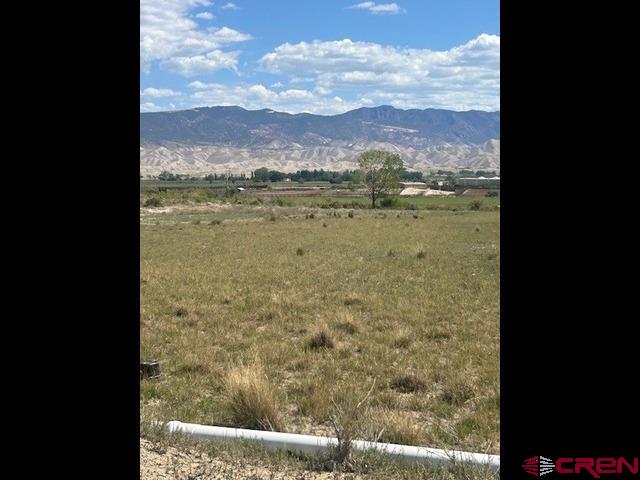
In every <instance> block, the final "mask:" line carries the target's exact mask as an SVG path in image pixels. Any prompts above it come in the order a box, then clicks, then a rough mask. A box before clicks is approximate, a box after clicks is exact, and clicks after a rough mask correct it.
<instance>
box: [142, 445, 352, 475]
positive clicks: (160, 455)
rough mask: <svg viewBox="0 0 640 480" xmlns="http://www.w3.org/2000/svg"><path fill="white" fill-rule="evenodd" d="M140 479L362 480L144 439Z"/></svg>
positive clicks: (335, 473)
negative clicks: (218, 454) (219, 455)
mask: <svg viewBox="0 0 640 480" xmlns="http://www.w3.org/2000/svg"><path fill="white" fill-rule="evenodd" d="M140 478H141V480H162V479H167V480H168V479H171V480H187V479H190V480H191V479H198V480H228V479H231V478H233V479H238V480H244V479H246V480H263V479H264V480H300V479H314V480H325V479H327V480H328V479H347V478H349V479H353V480H357V479H360V478H363V477H361V476H358V475H354V474H341V473H338V472H332V473H329V472H314V471H309V470H302V469H301V470H293V469H287V468H285V469H283V468H276V467H273V466H264V465H258V464H256V463H249V462H246V461H243V460H242V459H235V460H230V459H221V458H212V457H211V456H209V455H208V454H206V453H204V452H199V451H197V450H195V449H178V448H176V447H171V446H169V447H164V448H158V447H157V446H155V445H154V444H153V443H152V442H150V441H149V440H146V439H140Z"/></svg>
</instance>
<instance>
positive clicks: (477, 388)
mask: <svg viewBox="0 0 640 480" xmlns="http://www.w3.org/2000/svg"><path fill="white" fill-rule="evenodd" d="M152 197H153V198H157V199H158V202H159V205H158V207H156V208H145V207H142V208H141V217H140V219H141V315H140V323H141V358H143V359H157V360H160V361H161V365H162V369H163V375H162V376H161V377H160V378H159V379H155V380H151V381H143V382H142V383H141V399H140V402H141V414H142V417H143V419H147V420H148V419H154V420H181V421H185V422H194V423H203V424H210V425H231V426H233V425H235V426H247V424H246V423H244V421H243V419H242V415H238V412H237V411H236V410H237V408H234V407H237V405H234V398H236V397H234V396H233V395H232V394H231V393H230V390H232V389H233V384H232V382H231V380H230V375H236V376H237V375H241V374H242V373H243V372H244V373H245V374H246V373H247V372H253V373H255V375H257V376H258V377H259V379H260V380H259V382H261V383H260V385H262V386H263V387H261V388H265V389H267V390H268V392H269V400H268V401H269V403H270V404H271V405H272V407H273V409H274V410H275V411H274V412H272V413H270V414H269V415H270V417H269V418H270V421H271V422H272V423H274V422H277V425H278V428H277V429H278V430H282V431H288V432H295V433H310V434H322V435H333V431H332V424H331V422H330V416H331V414H332V408H333V405H334V402H335V403H336V404H340V403H341V402H342V403H349V402H352V403H353V402H357V401H358V400H360V399H362V398H364V397H365V396H366V395H367V392H369V391H371V394H370V396H369V397H368V401H367V403H366V406H365V407H363V408H365V409H366V415H365V416H366V418H367V419H368V420H367V422H366V425H365V426H364V427H363V428H362V430H361V431H360V432H361V436H364V437H366V438H368V439H376V438H379V439H380V441H389V442H394V443H407V444H414V445H426V446H434V447H441V448H458V449H463V450H470V451H483V452H484V451H486V452H492V453H497V452H498V450H499V401H500V393H499V358H498V346H499V345H498V344H499V268H500V263H499V262H500V255H499V253H500V250H499V246H500V233H499V232H500V231H499V209H498V204H499V199H498V198H495V197H494V198H481V199H473V198H468V197H467V198H465V197H459V196H456V197H451V198H441V197H439V198H434V197H420V198H396V199H395V200H394V202H391V203H392V206H391V207H389V208H385V209H378V210H371V209H368V208H366V207H367V206H368V199H367V198H366V197H353V196H351V197H349V196H341V195H339V194H336V192H330V194H329V195H318V196H292V197H286V198H285V197H277V196H276V197H272V198H261V197H260V196H259V195H256V194H247V195H231V196H225V195H224V194H223V193H220V192H219V191H216V190H214V189H206V188H192V189H188V190H185V191H180V192H178V191H161V192H158V191H154V190H151V191H147V192H144V198H143V199H142V200H143V202H144V201H146V200H148V199H149V198H152ZM473 202H478V203H473ZM345 207H346V208H345Z"/></svg>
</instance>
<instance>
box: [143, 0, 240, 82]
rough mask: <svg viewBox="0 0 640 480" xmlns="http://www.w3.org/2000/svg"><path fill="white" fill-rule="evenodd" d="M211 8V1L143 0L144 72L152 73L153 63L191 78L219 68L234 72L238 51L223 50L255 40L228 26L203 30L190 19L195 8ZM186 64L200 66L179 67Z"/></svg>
mask: <svg viewBox="0 0 640 480" xmlns="http://www.w3.org/2000/svg"><path fill="white" fill-rule="evenodd" d="M210 5H211V2H209V1H206V0H141V1H140V66H141V69H142V71H144V72H149V71H150V68H151V65H152V64H153V63H154V62H160V63H161V66H162V65H164V67H165V68H173V69H174V71H178V72H182V71H184V72H186V73H187V74H189V75H190V74H193V72H195V71H197V72H199V73H206V72H211V71H214V70H217V69H219V68H232V69H235V68H236V65H237V60H236V57H237V55H238V54H237V52H227V51H225V50H223V48H224V47H225V46H226V45H228V44H231V43H237V42H244V41H246V40H250V39H251V38H252V37H251V35H248V34H246V33H242V32H238V31H236V30H233V29H231V28H228V27H222V28H208V29H206V30H203V29H201V28H200V27H199V26H198V23H197V22H196V21H194V20H193V19H191V18H189V12H190V11H191V10H193V9H194V8H197V7H202V6H210ZM192 57H193V59H192V60H189V59H190V58H192ZM185 64H194V65H198V67H197V68H188V67H187V68H183V67H178V65H185ZM205 69H206V70H205Z"/></svg>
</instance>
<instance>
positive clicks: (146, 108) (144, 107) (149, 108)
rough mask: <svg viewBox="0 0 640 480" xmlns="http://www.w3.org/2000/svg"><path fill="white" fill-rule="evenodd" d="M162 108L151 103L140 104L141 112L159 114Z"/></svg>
mask: <svg viewBox="0 0 640 480" xmlns="http://www.w3.org/2000/svg"><path fill="white" fill-rule="evenodd" d="M161 110H162V108H160V107H159V106H158V105H156V104H155V103H152V102H145V103H141V104H140V111H141V112H159V111H161Z"/></svg>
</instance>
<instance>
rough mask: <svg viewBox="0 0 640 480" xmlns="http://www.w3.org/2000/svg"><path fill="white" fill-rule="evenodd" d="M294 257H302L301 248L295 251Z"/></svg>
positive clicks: (302, 251)
mask: <svg viewBox="0 0 640 480" xmlns="http://www.w3.org/2000/svg"><path fill="white" fill-rule="evenodd" d="M296 255H297V256H299V257H301V256H302V255H304V250H303V249H302V248H301V247H298V249H297V250H296Z"/></svg>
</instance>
